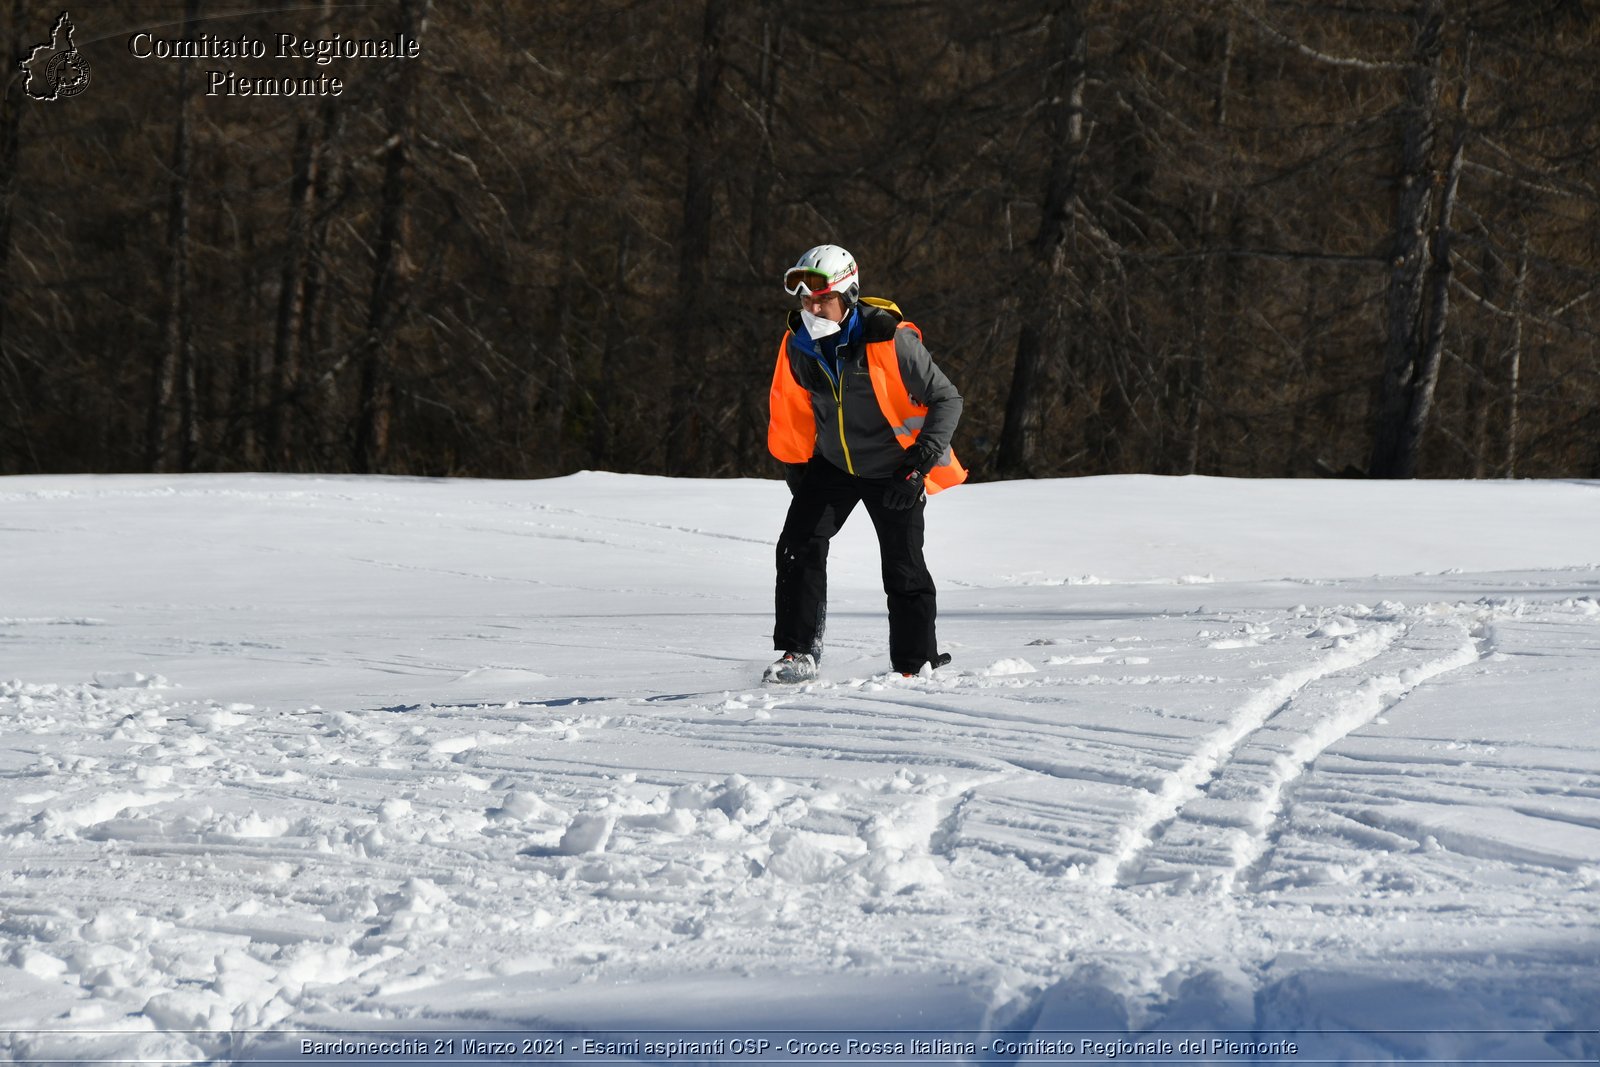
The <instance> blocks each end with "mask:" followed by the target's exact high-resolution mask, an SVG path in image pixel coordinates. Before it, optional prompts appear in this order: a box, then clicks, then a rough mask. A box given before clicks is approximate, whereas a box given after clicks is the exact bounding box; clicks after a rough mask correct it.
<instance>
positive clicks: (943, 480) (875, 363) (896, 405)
mask: <svg viewBox="0 0 1600 1067" xmlns="http://www.w3.org/2000/svg"><path fill="white" fill-rule="evenodd" d="M899 328H900V329H902V330H914V331H916V334H917V336H918V337H921V336H922V331H921V330H918V329H917V328H916V327H915V326H914V325H912V324H911V323H909V322H902V323H900V325H899ZM790 336H791V334H789V333H785V334H784V335H783V340H782V341H780V342H779V343H778V365H777V367H775V368H774V369H773V373H772V391H771V393H770V394H769V397H768V399H769V402H770V404H771V410H772V417H771V419H770V421H769V422H768V423H767V448H768V449H769V450H770V451H771V452H772V454H773V455H774V456H776V457H777V458H778V459H779V460H781V461H782V462H784V463H805V462H806V461H807V460H809V459H810V458H811V453H812V452H813V450H814V449H815V448H816V442H817V421H816V416H815V415H814V414H813V412H812V409H811V393H810V391H809V390H807V389H806V387H805V386H803V385H801V384H800V383H799V382H797V381H795V379H794V374H793V372H792V371H791V370H790V369H789V338H790ZM866 358H867V373H868V375H869V376H870V377H871V379H872V395H873V396H874V397H875V398H876V399H877V401H878V410H880V411H882V412H883V417H884V419H885V420H887V421H888V423H889V428H890V429H891V430H893V431H894V436H895V440H896V441H899V442H900V447H901V448H910V447H911V446H912V445H913V444H914V443H916V440H917V435H918V434H920V433H921V432H922V427H923V425H924V423H925V422H926V421H927V415H928V408H927V406H926V405H923V404H915V403H913V402H912V400H911V394H910V393H909V392H908V391H907V390H906V384H905V379H904V378H903V377H901V374H900V357H899V355H898V354H897V353H896V352H895V342H894V338H893V337H891V338H889V339H888V340H886V341H872V342H869V343H868V344H867V345H866ZM966 480H967V471H966V468H965V467H963V466H962V465H961V461H960V460H958V459H956V454H955V451H954V450H953V449H950V448H946V449H945V450H944V455H942V456H940V457H939V459H938V462H937V463H936V464H935V465H934V467H933V469H932V470H931V471H929V472H928V478H927V482H926V483H925V484H926V485H927V488H928V493H929V494H930V495H931V494H933V493H937V492H939V491H940V490H941V489H948V488H950V487H951V486H952V485H960V484H961V483H962V482H964V481H966Z"/></svg>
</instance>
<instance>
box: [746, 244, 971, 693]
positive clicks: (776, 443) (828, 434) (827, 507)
mask: <svg viewBox="0 0 1600 1067" xmlns="http://www.w3.org/2000/svg"><path fill="white" fill-rule="evenodd" d="M783 287H784V289H785V290H787V291H788V292H789V293H790V294H791V295H793V296H797V297H799V298H800V307H799V308H798V309H797V310H795V311H791V312H790V313H789V318H788V330H787V332H785V334H784V335H783V341H782V343H781V344H780V345H779V347H778V365H777V367H776V368H775V369H774V371H773V376H772V392H771V396H770V402H771V407H772V415H771V422H770V423H769V425H768V429H767V446H768V448H769V449H770V450H771V451H772V454H773V455H774V456H776V457H777V458H778V459H779V460H781V461H783V462H784V463H785V464H787V465H788V472H787V474H786V480H787V481H788V483H789V489H790V491H791V492H792V493H793V499H792V500H791V501H790V504H789V514H788V517H787V518H785V520H784V523H783V532H782V534H781V535H779V537H778V578H777V593H776V597H775V600H776V614H777V622H776V625H775V627H774V629H773V633H772V642H773V647H774V648H777V649H779V650H780V651H782V652H783V656H782V658H780V659H779V660H778V661H777V662H776V663H774V664H773V665H772V666H770V667H768V668H767V670H766V673H765V675H764V680H765V681H769V682H803V681H806V680H808V679H811V678H815V677H816V675H817V664H818V663H819V662H820V661H821V659H822V631H823V626H824V623H825V621H826V618H827V600H828V542H829V540H830V539H831V538H832V537H833V535H834V534H836V533H838V532H839V528H840V527H841V526H843V525H844V521H845V519H846V518H848V517H849V515H850V512H851V511H852V510H854V508H855V506H856V504H857V503H860V504H862V505H864V506H865V507H866V510H867V515H868V517H869V518H871V519H872V525H873V528H874V529H875V530H876V531H877V534H878V549H879V554H880V556H881V557H882V561H883V591H884V593H885V594H887V596H888V600H889V662H890V665H891V666H892V667H893V668H894V669H895V670H896V671H899V672H900V673H901V674H904V675H908V676H909V675H913V674H917V673H918V672H920V671H921V670H922V668H923V666H924V665H925V664H932V665H933V666H935V667H938V666H942V665H943V664H945V663H948V662H949V661H950V657H949V656H946V655H942V654H941V653H940V652H939V647H938V639H937V637H936V636H935V633H934V615H935V613H936V605H935V599H936V598H935V593H934V587H933V577H932V576H931V575H930V574H929V573H928V566H927V564H926V563H925V562H923V558H922V536H923V509H924V507H925V506H926V504H927V497H926V495H925V493H936V492H938V491H939V490H940V489H944V488H948V487H949V486H952V485H957V484H959V483H961V482H962V481H964V480H966V477H967V472H966V471H965V470H963V469H962V467H961V465H960V463H958V462H957V461H956V458H955V454H954V453H953V452H952V451H951V450H950V436H951V434H953V433H954V432H955V428H956V423H957V422H958V421H960V419H961V394H960V393H959V392H957V391H956V387H955V386H954V385H951V384H950V379H949V378H946V377H945V375H944V372H943V371H941V370H940V369H939V367H938V365H937V364H935V363H934V362H933V358H932V357H931V356H929V355H928V350H927V349H926V348H924V347H923V345H922V333H921V331H920V330H918V329H917V328H916V327H915V326H913V325H912V324H911V323H909V322H905V321H904V320H903V319H902V318H901V316H900V309H899V308H897V307H895V306H894V304H892V303H890V302H889V301H887V300H876V299H874V298H871V297H866V298H863V297H862V296H861V279H860V273H859V271H858V270H857V269H856V262H855V259H854V258H853V257H852V256H851V255H850V253H848V252H846V251H845V250H844V249H842V248H840V247H838V246H837V245H818V246H817V247H816V248H813V249H811V250H810V251H809V252H807V253H806V254H805V255H803V256H801V257H800V261H799V262H798V263H796V264H795V265H794V266H793V267H791V268H790V269H789V270H788V271H787V272H785V274H784V280H783Z"/></svg>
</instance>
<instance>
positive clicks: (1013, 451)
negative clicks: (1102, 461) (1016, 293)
mask: <svg viewBox="0 0 1600 1067" xmlns="http://www.w3.org/2000/svg"><path fill="white" fill-rule="evenodd" d="M1049 20H1050V29H1049V33H1048V35H1047V40H1048V42H1049V44H1048V48H1049V54H1050V61H1051V62H1050V73H1049V76H1048V78H1047V82H1046V84H1047V92H1046V99H1048V100H1050V101H1051V102H1052V103H1051V114H1050V119H1049V127H1048V128H1049V130H1050V137H1051V146H1050V170H1049V173H1048V175H1047V177H1046V180H1045V192H1044V208H1043V211H1042V212H1041V213H1040V217H1039V230H1038V232H1037V233H1036V234H1035V235H1034V239H1033V245H1032V252H1033V256H1032V258H1033V263H1032V265H1031V273H1032V279H1031V281H1032V284H1031V285H1030V286H1028V288H1027V290H1026V295H1025V296H1024V298H1023V306H1022V310H1021V321H1022V325H1021V328H1020V330H1019V331H1018V333H1017V354H1016V359H1015V361H1014V362H1013V364H1012V369H1011V389H1010V391H1009V393H1008V394H1007V396H1006V413H1005V422H1004V423H1003V425H1002V426H1001V430H1000V444H999V448H998V451H997V455H996V458H995V466H996V468H997V469H998V470H999V472H1000V473H1001V474H1004V475H1009V476H1024V475H1026V474H1027V473H1028V472H1029V468H1030V466H1031V463H1032V458H1033V438H1034V429H1033V423H1034V421H1035V417H1036V413H1037V410H1038V398H1037V395H1036V394H1037V393H1038V387H1039V374H1040V369H1041V366H1042V363H1043V360H1044V355H1045V353H1046V351H1047V350H1048V349H1050V348H1051V347H1053V346H1054V345H1055V344H1058V343H1059V337H1058V336H1057V335H1058V332H1059V328H1060V323H1061V319H1062V316H1061V312H1060V308H1059V304H1060V301H1061V286H1062V282H1063V279H1064V277H1065V275H1066V254H1067V249H1066V244H1067V237H1068V234H1069V231H1070V228H1071V213H1072V202H1073V200H1074V198H1075V197H1076V196H1077V193H1078V176H1079V168H1080V167H1081V166H1082V163H1083V140H1084V132H1083V100H1084V90H1085V86H1086V84H1087V81H1088V33H1087V31H1086V29H1085V27H1084V24H1083V20H1082V18H1081V17H1080V12H1079V10H1078V7H1077V4H1076V3H1074V2H1069V3H1063V4H1061V5H1060V6H1058V7H1057V8H1056V9H1055V10H1054V11H1052V12H1051V13H1050V15H1049Z"/></svg>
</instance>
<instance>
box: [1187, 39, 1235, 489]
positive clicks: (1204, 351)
mask: <svg viewBox="0 0 1600 1067" xmlns="http://www.w3.org/2000/svg"><path fill="white" fill-rule="evenodd" d="M1221 38H1222V39H1221V41H1220V42H1219V43H1218V49H1219V52H1220V54H1219V56H1218V59H1217V88H1216V94H1215V95H1214V96H1213V97H1212V104H1211V121H1212V126H1213V128H1214V129H1216V130H1218V131H1220V130H1222V128H1223V127H1224V126H1225V125H1226V124H1227V122H1228V81H1229V78H1230V77H1231V75H1232V73H1233V27H1232V26H1230V25H1224V26H1223V27H1222V31H1221ZM1217 203H1218V196H1217V191H1216V189H1215V187H1213V188H1212V189H1211V190H1210V191H1209V192H1208V193H1207V194H1206V198H1205V203H1204V204H1203V206H1202V208H1201V212H1200V231H1201V239H1202V241H1203V242H1204V243H1205V245H1207V246H1209V245H1211V243H1212V242H1213V241H1214V239H1215V237H1216V228H1217ZM1208 250H1209V248H1208ZM1217 262H1218V259H1217V257H1216V256H1211V255H1208V256H1205V257H1204V258H1202V259H1201V261H1200V269H1199V270H1198V271H1197V272H1196V274H1197V278H1198V285H1197V288H1198V290H1199V292H1198V294H1197V296H1198V298H1197V300H1196V301H1195V314H1194V324H1195V336H1194V350H1193V351H1192V352H1191V353H1190V356H1189V361H1188V363H1189V367H1188V370H1189V373H1188V375H1187V376H1186V378H1187V380H1186V381H1185V390H1184V391H1185V401H1186V404H1187V410H1186V411H1185V413H1184V427H1183V440H1184V454H1183V461H1182V463H1181V464H1180V466H1179V469H1178V473H1179V474H1195V473H1197V472H1198V471H1199V469H1200V430H1201V421H1202V420H1201V416H1202V413H1203V411H1204V409H1205V403H1206V395H1207V393H1208V392H1209V391H1210V388H1211V329H1210V326H1211V320H1212V317H1213V316H1212V313H1211V304H1212V302H1213V301H1214V300H1215V299H1216V291H1217V279H1216V274H1217Z"/></svg>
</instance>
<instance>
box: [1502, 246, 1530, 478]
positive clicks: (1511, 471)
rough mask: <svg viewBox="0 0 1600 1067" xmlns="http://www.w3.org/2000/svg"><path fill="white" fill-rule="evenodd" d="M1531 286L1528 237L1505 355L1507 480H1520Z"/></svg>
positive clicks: (1520, 259) (1513, 298) (1519, 267)
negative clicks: (1526, 307)
mask: <svg viewBox="0 0 1600 1067" xmlns="http://www.w3.org/2000/svg"><path fill="white" fill-rule="evenodd" d="M1527 284H1528V236H1527V234H1523V236H1522V251H1521V253H1520V254H1519V255H1518V256H1517V280H1516V283H1515V288H1514V289H1513V290H1512V294H1511V350H1510V351H1509V352H1508V353H1507V354H1506V450H1505V460H1504V461H1503V463H1502V464H1501V472H1502V475H1503V476H1504V477H1506V478H1515V477H1516V476H1517V432H1518V430H1519V428H1520V427H1519V426H1518V411H1519V407H1520V404H1521V396H1522V394H1521V390H1522V310H1523V309H1522V301H1523V296H1524V293H1525V291H1526V289H1527Z"/></svg>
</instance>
